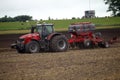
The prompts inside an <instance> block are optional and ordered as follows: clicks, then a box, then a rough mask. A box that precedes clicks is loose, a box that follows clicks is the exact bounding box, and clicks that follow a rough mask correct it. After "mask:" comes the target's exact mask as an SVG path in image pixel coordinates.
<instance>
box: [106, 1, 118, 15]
mask: <svg viewBox="0 0 120 80" xmlns="http://www.w3.org/2000/svg"><path fill="white" fill-rule="evenodd" d="M104 1H105V4H107V5H109V7H108V10H107V11H112V15H113V16H120V0H104Z"/></svg>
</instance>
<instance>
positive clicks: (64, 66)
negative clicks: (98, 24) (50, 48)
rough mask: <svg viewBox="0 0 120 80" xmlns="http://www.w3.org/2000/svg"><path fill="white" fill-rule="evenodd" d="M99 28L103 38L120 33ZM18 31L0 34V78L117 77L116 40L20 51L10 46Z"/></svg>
mask: <svg viewBox="0 0 120 80" xmlns="http://www.w3.org/2000/svg"><path fill="white" fill-rule="evenodd" d="M99 31H100V32H102V34H103V36H104V37H105V39H106V40H109V39H111V38H112V37H114V36H117V37H120V29H110V30H99ZM64 33H66V32H64ZM20 35H21V34H18V35H13V34H10V35H0V80H120V43H119V41H118V42H117V43H115V44H112V45H111V46H110V48H95V49H82V50H78V49H77V50H76V49H72V50H69V51H67V52H55V53H51V52H41V53H34V54H28V53H25V54H19V53H17V52H16V51H15V50H13V49H10V48H9V46H10V44H11V43H12V42H14V41H15V40H16V39H17V38H18V37H19V36H20Z"/></svg>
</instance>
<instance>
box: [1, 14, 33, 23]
mask: <svg viewBox="0 0 120 80" xmlns="http://www.w3.org/2000/svg"><path fill="white" fill-rule="evenodd" d="M27 20H29V21H30V20H32V16H28V15H20V16H16V17H8V16H7V15H5V16H4V17H2V18H0V22H16V21H20V22H26V21H27Z"/></svg>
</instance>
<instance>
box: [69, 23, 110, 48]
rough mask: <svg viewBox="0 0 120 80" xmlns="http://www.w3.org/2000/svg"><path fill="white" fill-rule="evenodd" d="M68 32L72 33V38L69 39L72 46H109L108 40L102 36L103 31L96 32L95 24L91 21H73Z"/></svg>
mask: <svg viewBox="0 0 120 80" xmlns="http://www.w3.org/2000/svg"><path fill="white" fill-rule="evenodd" d="M68 32H69V34H71V38H70V39H69V40H68V43H69V44H70V45H71V47H79V48H94V47H95V46H99V47H104V48H105V47H109V44H108V42H105V41H104V39H103V38H102V37H101V33H100V32H97V33H95V25H94V24H92V23H90V22H82V23H73V24H71V25H70V26H69V29H68Z"/></svg>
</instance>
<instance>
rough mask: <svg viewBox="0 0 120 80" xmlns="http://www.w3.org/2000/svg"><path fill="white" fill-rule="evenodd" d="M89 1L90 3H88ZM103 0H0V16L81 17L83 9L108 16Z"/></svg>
mask: <svg viewBox="0 0 120 80" xmlns="http://www.w3.org/2000/svg"><path fill="white" fill-rule="evenodd" d="M89 3H90V5H89ZM107 8H108V6H106V5H105V4H104V1H103V0H0V17H3V16H5V15H7V16H11V17H14V16H18V15H30V16H33V19H48V17H49V16H50V17H51V18H54V19H56V18H57V19H63V18H69V19H70V18H72V17H82V16H84V11H85V10H89V9H91V10H95V13H96V16H99V17H103V16H109V15H110V13H107V12H106V10H107Z"/></svg>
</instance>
